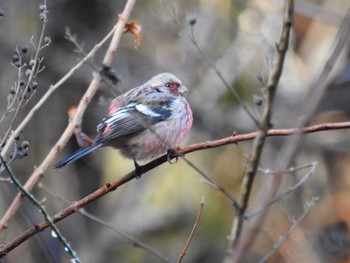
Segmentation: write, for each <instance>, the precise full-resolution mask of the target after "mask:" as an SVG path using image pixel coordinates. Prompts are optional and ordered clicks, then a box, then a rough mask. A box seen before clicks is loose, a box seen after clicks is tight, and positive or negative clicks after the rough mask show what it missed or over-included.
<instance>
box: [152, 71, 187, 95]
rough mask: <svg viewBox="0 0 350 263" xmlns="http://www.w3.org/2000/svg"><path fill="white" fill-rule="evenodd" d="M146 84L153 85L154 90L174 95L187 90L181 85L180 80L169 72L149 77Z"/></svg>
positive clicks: (181, 93)
mask: <svg viewBox="0 0 350 263" xmlns="http://www.w3.org/2000/svg"><path fill="white" fill-rule="evenodd" d="M148 84H149V85H150V86H151V87H153V88H154V89H155V91H156V92H161V93H170V94H172V95H175V96H182V95H183V94H185V93H186V92H187V91H188V89H187V88H186V87H185V86H184V85H182V83H181V80H179V79H178V78H177V77H176V76H174V75H173V74H170V73H161V74H158V75H156V76H154V77H153V78H152V79H150V80H149V81H148Z"/></svg>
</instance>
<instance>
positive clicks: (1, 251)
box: [0, 122, 350, 257]
mask: <svg viewBox="0 0 350 263" xmlns="http://www.w3.org/2000/svg"><path fill="white" fill-rule="evenodd" d="M338 129H350V122H342V123H325V124H321V125H314V126H310V127H306V128H304V129H279V130H270V131H268V133H267V136H288V135H293V134H299V133H304V134H308V133H315V132H321V131H326V130H338ZM256 136H257V133H256V132H253V133H248V134H242V135H235V136H230V137H226V138H223V139H219V140H215V141H207V142H203V143H198V144H193V145H190V146H188V147H185V148H181V149H179V150H178V153H177V152H174V154H173V155H172V156H171V158H172V159H173V158H176V157H178V156H179V154H180V155H183V154H187V153H191V152H195V151H199V150H205V149H211V148H217V147H221V146H224V145H229V144H233V143H235V144H236V143H238V142H243V141H248V140H252V139H254V138H255V137H256ZM168 158H169V157H168V155H167V154H166V155H163V156H161V157H159V158H157V159H155V160H153V161H152V162H150V163H148V164H146V165H143V166H140V167H139V168H138V171H137V173H136V171H132V172H130V173H128V174H126V175H124V176H123V177H121V178H119V179H117V180H116V181H113V182H111V183H107V184H105V185H104V186H102V187H101V188H99V189H98V190H96V191H95V192H93V193H91V194H90V195H88V196H86V197H84V198H83V199H81V200H79V201H76V202H73V203H72V204H71V205H70V206H68V207H66V208H65V209H63V210H62V211H60V212H59V213H57V214H56V215H54V216H53V217H52V221H53V222H55V223H56V222H58V221H61V220H63V219H64V218H66V217H68V216H70V215H71V214H74V213H75V212H77V211H78V210H79V209H81V208H82V207H84V206H86V205H88V204H89V203H91V202H93V201H95V200H96V199H99V198H101V197H102V196H104V195H105V194H107V193H109V192H112V191H114V190H116V189H117V188H118V187H120V186H122V185H124V184H126V183H127V182H129V181H131V180H132V179H134V178H136V177H138V176H140V175H142V174H145V173H147V172H148V171H150V170H152V169H154V168H156V167H158V166H160V165H161V164H163V163H165V162H167V161H168ZM47 227H48V224H47V223H46V222H41V223H39V224H36V225H34V226H33V227H32V228H30V229H28V230H27V231H25V232H24V233H22V234H21V235H20V236H18V237H17V238H16V239H14V240H13V241H11V242H9V243H7V244H5V245H3V246H2V247H0V257H3V256H5V255H6V254H7V253H8V252H10V251H11V250H13V249H14V248H16V247H17V246H19V245H20V244H21V243H23V242H24V241H26V240H28V239H29V238H30V237H32V236H34V235H35V234H37V233H39V232H41V231H43V230H45V229H46V228H47Z"/></svg>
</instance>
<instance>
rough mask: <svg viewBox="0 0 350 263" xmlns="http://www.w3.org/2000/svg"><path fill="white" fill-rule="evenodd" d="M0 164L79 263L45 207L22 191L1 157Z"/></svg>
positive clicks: (29, 194) (75, 254)
mask: <svg viewBox="0 0 350 263" xmlns="http://www.w3.org/2000/svg"><path fill="white" fill-rule="evenodd" d="M0 160H1V163H2V164H3V165H4V167H5V169H6V171H7V173H8V174H9V176H10V177H11V180H12V182H13V183H14V184H15V185H16V186H17V187H18V188H19V189H20V190H21V192H22V193H23V194H24V195H25V196H26V197H27V198H28V199H29V200H30V201H31V202H32V203H33V204H34V205H35V206H36V207H38V208H39V211H40V212H41V213H42V214H43V216H44V218H45V221H46V223H47V224H48V225H49V226H50V227H51V228H52V231H54V233H55V234H56V236H57V238H58V239H59V240H60V241H61V242H62V244H63V246H64V249H65V250H66V251H67V252H68V253H69V254H70V255H71V257H72V260H74V262H76V263H79V262H80V259H79V257H78V255H77V253H76V252H75V251H74V250H73V249H72V247H71V245H70V244H69V243H68V242H67V240H66V238H65V237H64V236H63V235H62V234H61V232H60V230H59V229H58V227H57V226H56V224H55V223H54V222H53V221H52V219H51V217H50V215H49V214H48V213H47V211H46V209H45V207H44V206H43V205H41V204H40V202H39V201H38V200H37V199H36V198H35V196H34V195H33V194H31V193H30V192H28V191H27V190H26V189H24V187H23V185H22V184H21V183H20V182H19V181H18V179H17V177H16V176H15V175H14V173H13V172H12V170H11V168H10V167H9V166H8V165H7V162H6V161H5V160H4V159H3V158H2V157H1V155H0Z"/></svg>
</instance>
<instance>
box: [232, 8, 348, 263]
mask: <svg viewBox="0 0 350 263" xmlns="http://www.w3.org/2000/svg"><path fill="white" fill-rule="evenodd" d="M349 42H350V11H348V12H347V15H346V17H345V18H344V19H343V23H342V24H341V26H340V28H339V31H338V33H337V36H336V38H335V40H334V45H333V47H332V49H331V50H330V52H328V53H329V56H328V58H327V60H326V62H325V64H324V66H323V67H322V68H321V70H320V72H319V74H318V76H317V77H316V78H315V79H314V81H313V82H312V84H311V86H310V91H311V92H310V96H309V99H308V100H306V102H305V104H304V106H303V107H302V108H303V109H304V111H303V112H304V114H302V115H301V117H300V118H299V119H298V121H297V123H296V125H295V127H297V129H296V130H297V131H296V133H295V135H296V136H291V137H290V138H289V140H288V141H287V142H286V143H285V146H284V147H283V149H282V152H281V154H280V155H279V158H278V159H277V160H276V164H277V167H276V169H275V173H274V176H273V178H272V180H271V182H270V183H269V184H268V185H267V187H268V188H267V189H265V190H264V195H263V196H262V197H261V198H260V199H259V204H258V205H259V206H265V205H266V204H267V203H268V202H269V201H270V200H271V199H272V198H273V197H274V196H275V195H276V192H277V190H278V188H279V186H280V184H281V181H282V174H283V171H285V170H286V168H287V167H288V166H289V165H290V163H291V162H292V160H293V158H294V156H295V153H296V150H297V148H298V146H299V143H300V141H301V136H300V135H301V133H303V132H304V130H305V128H304V127H305V126H306V125H307V123H308V122H309V121H310V119H311V117H312V114H313V113H314V111H315V109H316V107H317V106H318V105H319V103H320V102H321V100H322V98H323V96H324V94H325V92H326V89H327V86H328V81H329V79H330V76H331V72H332V69H333V67H334V65H335V63H336V62H337V61H338V59H339V57H340V55H341V54H343V51H344V49H347V48H348V44H349ZM266 214H267V209H266V210H265V211H264V212H263V213H260V214H259V215H257V216H256V217H255V218H254V221H253V222H252V223H251V224H250V225H249V227H247V230H246V231H245V233H244V237H242V241H241V242H240V245H239V247H238V248H237V249H236V251H235V253H234V254H232V258H231V261H230V262H240V259H241V257H242V256H243V255H244V253H245V251H246V250H247V249H248V247H249V246H250V245H251V244H252V242H253V240H254V239H255V237H256V234H257V232H258V229H259V228H260V226H261V224H262V222H263V220H264V218H265V217H266Z"/></svg>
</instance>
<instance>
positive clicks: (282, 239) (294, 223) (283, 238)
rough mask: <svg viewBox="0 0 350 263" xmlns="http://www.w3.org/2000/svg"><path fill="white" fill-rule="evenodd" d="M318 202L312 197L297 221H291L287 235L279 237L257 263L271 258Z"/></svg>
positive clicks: (262, 262)
mask: <svg viewBox="0 0 350 263" xmlns="http://www.w3.org/2000/svg"><path fill="white" fill-rule="evenodd" d="M317 201H318V197H315V196H313V197H312V198H311V199H310V201H308V202H306V204H305V208H304V212H303V213H302V215H301V216H300V217H299V218H298V219H297V220H295V219H294V220H292V224H291V225H290V226H289V228H288V230H287V233H286V234H285V235H284V236H281V237H280V238H279V239H278V240H277V242H276V244H274V245H273V248H272V249H271V250H270V252H269V253H267V254H266V255H265V256H264V257H263V258H261V259H260V260H259V262H258V263H264V262H267V259H268V258H269V257H271V256H272V255H273V254H274V253H275V252H276V251H277V250H278V248H279V247H280V246H281V245H282V244H283V242H285V241H286V240H287V239H289V237H290V235H291V234H292V232H293V231H294V230H295V229H296V228H297V226H298V225H299V224H300V222H301V221H302V220H303V219H304V218H305V217H306V216H307V214H308V213H309V212H310V210H311V208H312V207H313V206H314V205H315V204H316V202H317Z"/></svg>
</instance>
